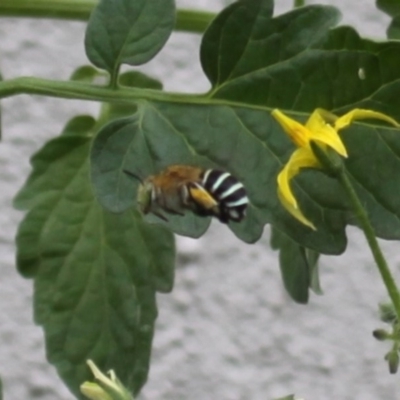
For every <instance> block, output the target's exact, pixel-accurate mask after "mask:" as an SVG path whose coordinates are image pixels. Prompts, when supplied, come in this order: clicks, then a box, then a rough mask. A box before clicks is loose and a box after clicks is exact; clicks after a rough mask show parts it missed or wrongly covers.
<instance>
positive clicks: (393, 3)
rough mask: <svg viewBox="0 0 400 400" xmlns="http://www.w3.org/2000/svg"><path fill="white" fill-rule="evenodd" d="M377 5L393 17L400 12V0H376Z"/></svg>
mask: <svg viewBox="0 0 400 400" xmlns="http://www.w3.org/2000/svg"><path fill="white" fill-rule="evenodd" d="M376 6H377V7H378V8H379V9H380V10H382V11H383V12H385V13H386V14H389V15H390V16H392V17H395V16H396V15H398V14H400V0H376Z"/></svg>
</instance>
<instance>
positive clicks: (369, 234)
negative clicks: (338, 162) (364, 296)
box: [339, 168, 400, 320]
mask: <svg viewBox="0 0 400 400" xmlns="http://www.w3.org/2000/svg"><path fill="white" fill-rule="evenodd" d="M339 180H340V182H341V183H342V185H343V188H344V189H345V191H346V193H347V195H348V197H349V199H350V202H351V204H352V206H353V209H354V212H355V214H356V217H357V218H358V221H359V222H360V225H361V228H362V230H363V231H364V234H365V237H366V238H367V241H368V244H369V247H370V249H371V251H372V254H373V256H374V259H375V262H376V265H377V266H378V269H379V272H380V273H381V276H382V280H383V282H384V284H385V286H386V289H387V291H388V293H389V297H390V299H391V300H392V303H393V307H394V309H395V310H396V314H397V318H398V320H400V294H399V290H398V289H397V285H396V282H395V280H394V279H393V276H392V273H391V272H390V269H389V267H388V264H387V262H386V259H385V257H384V255H383V253H382V251H381V249H380V247H379V244H378V241H377V239H376V236H375V233H374V229H373V227H372V225H371V223H370V221H369V219H368V215H367V212H366V211H365V209H364V207H363V205H362V204H361V201H360V199H359V197H358V195H357V193H356V191H355V190H354V187H353V185H352V183H351V181H350V179H349V176H348V174H347V172H346V169H345V168H342V169H341V172H340V173H339Z"/></svg>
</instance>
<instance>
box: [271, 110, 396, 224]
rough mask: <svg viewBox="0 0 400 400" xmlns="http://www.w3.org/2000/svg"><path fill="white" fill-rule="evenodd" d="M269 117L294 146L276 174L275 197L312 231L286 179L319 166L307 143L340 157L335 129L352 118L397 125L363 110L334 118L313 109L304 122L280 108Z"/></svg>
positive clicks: (343, 153)
mask: <svg viewBox="0 0 400 400" xmlns="http://www.w3.org/2000/svg"><path fill="white" fill-rule="evenodd" d="M272 116H273V117H274V118H275V119H276V120H277V121H278V122H279V124H280V125H281V126H282V128H283V130H284V131H285V132H286V133H287V134H288V135H289V137H290V138H291V139H292V141H293V142H294V143H295V144H296V146H297V147H298V149H296V150H295V151H294V152H293V154H292V156H291V157H290V159H289V161H288V162H287V164H286V165H285V166H284V167H283V169H282V171H281V172H280V173H279V175H278V196H279V199H280V201H281V202H282V204H283V206H284V207H285V208H286V209H287V210H288V211H289V212H290V213H291V214H292V215H293V216H294V217H295V218H296V219H298V220H299V221H300V222H302V223H303V224H304V225H307V226H309V227H310V228H311V229H314V230H315V229H316V228H315V226H314V224H313V223H312V222H311V221H309V220H308V219H307V218H306V217H305V216H304V215H303V213H302V212H301V210H300V209H299V206H298V203H297V200H296V198H295V197H294V194H293V192H292V190H291V188H290V180H291V179H292V178H293V177H294V176H296V175H297V174H298V173H299V172H300V170H301V169H302V168H321V164H320V163H319V161H318V159H317V158H316V156H315V155H314V153H313V151H312V149H311V146H310V142H311V141H313V142H315V143H316V144H318V145H319V147H321V148H322V149H324V148H327V147H330V148H332V149H333V150H334V151H336V152H337V153H338V154H340V155H341V156H343V157H347V151H346V148H345V147H344V144H343V142H342V139H341V138H340V136H339V134H338V131H339V130H341V129H344V128H346V127H348V126H349V125H350V124H351V123H352V122H353V121H354V120H358V119H367V118H372V119H380V120H383V121H386V122H389V123H390V124H392V125H394V126H397V127H400V125H399V124H398V123H397V122H396V121H395V120H394V119H393V118H390V117H389V116H387V115H385V114H382V113H380V112H377V111H373V110H363V109H354V110H352V111H350V112H348V113H347V114H345V115H343V116H341V117H337V116H336V115H334V114H332V113H330V112H329V111H326V110H323V109H321V108H317V109H316V110H315V111H314V112H313V113H312V114H311V116H310V118H309V119H308V121H307V122H306V124H305V125H302V124H301V123H299V122H297V121H295V120H294V119H292V118H290V117H288V116H287V115H285V114H284V113H283V112H281V111H280V110H273V111H272Z"/></svg>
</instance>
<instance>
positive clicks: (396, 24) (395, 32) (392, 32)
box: [386, 16, 400, 40]
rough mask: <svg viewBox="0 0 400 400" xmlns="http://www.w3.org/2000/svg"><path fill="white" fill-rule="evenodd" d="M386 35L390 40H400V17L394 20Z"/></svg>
mask: <svg viewBox="0 0 400 400" xmlns="http://www.w3.org/2000/svg"><path fill="white" fill-rule="evenodd" d="M386 34H387V37H388V38H389V39H397V40H399V39H400V16H397V17H394V18H393V20H392V22H391V23H390V25H389V27H388V29H387V32H386Z"/></svg>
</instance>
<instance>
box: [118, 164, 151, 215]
mask: <svg viewBox="0 0 400 400" xmlns="http://www.w3.org/2000/svg"><path fill="white" fill-rule="evenodd" d="M124 172H125V174H127V175H128V176H131V177H132V178H135V179H136V180H137V181H139V182H140V185H139V187H138V192H137V204H138V207H139V210H140V211H141V212H142V213H143V214H147V213H148V212H149V211H150V209H151V203H152V201H153V192H154V185H153V184H152V183H151V182H150V181H143V179H142V178H141V177H140V176H138V175H136V174H135V173H133V172H131V171H128V170H127V169H124Z"/></svg>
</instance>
